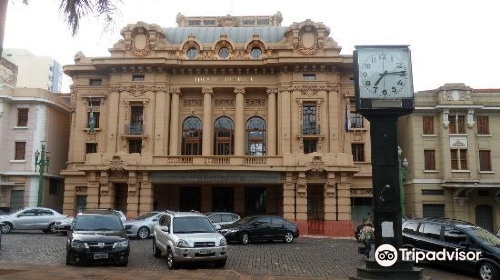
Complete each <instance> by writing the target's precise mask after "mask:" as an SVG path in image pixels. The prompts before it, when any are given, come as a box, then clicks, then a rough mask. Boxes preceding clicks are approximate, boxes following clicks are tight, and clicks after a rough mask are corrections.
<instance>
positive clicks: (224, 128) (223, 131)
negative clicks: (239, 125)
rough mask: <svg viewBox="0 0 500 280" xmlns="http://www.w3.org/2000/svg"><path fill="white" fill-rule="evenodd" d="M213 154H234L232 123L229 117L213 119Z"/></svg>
mask: <svg viewBox="0 0 500 280" xmlns="http://www.w3.org/2000/svg"><path fill="white" fill-rule="evenodd" d="M215 154H216V155H232V154H234V123H233V120H232V119H231V118H229V117H220V118H218V119H217V120H215Z"/></svg>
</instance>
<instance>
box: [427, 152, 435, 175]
mask: <svg viewBox="0 0 500 280" xmlns="http://www.w3.org/2000/svg"><path fill="white" fill-rule="evenodd" d="M424 168H425V170H436V151H434V150H424Z"/></svg>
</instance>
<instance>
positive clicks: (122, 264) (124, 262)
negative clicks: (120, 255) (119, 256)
mask: <svg viewBox="0 0 500 280" xmlns="http://www.w3.org/2000/svg"><path fill="white" fill-rule="evenodd" d="M127 265H128V258H127V259H125V260H124V261H123V262H121V263H119V264H118V266H121V267H126V266H127Z"/></svg>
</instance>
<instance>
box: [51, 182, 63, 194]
mask: <svg viewBox="0 0 500 280" xmlns="http://www.w3.org/2000/svg"><path fill="white" fill-rule="evenodd" d="M60 186H61V181H59V180H55V179H50V181H49V194H59V192H60V190H61V187H60Z"/></svg>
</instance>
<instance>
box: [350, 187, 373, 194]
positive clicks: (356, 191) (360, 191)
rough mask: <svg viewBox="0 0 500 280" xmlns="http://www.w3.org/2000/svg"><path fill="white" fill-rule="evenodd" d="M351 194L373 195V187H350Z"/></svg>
mask: <svg viewBox="0 0 500 280" xmlns="http://www.w3.org/2000/svg"><path fill="white" fill-rule="evenodd" d="M351 195H373V189H372V188H369V189H351Z"/></svg>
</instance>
